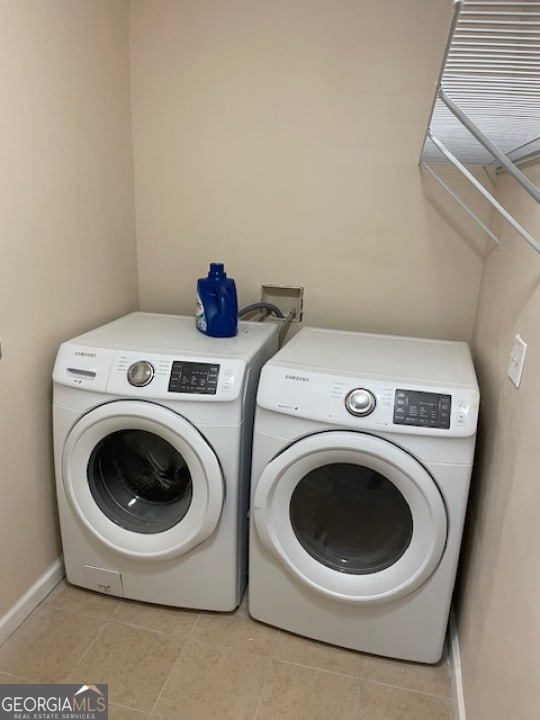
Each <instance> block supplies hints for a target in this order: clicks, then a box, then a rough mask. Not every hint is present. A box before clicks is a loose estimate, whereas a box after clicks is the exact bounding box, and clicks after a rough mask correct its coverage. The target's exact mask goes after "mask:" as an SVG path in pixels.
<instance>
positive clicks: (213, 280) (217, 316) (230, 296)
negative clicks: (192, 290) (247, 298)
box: [196, 263, 238, 337]
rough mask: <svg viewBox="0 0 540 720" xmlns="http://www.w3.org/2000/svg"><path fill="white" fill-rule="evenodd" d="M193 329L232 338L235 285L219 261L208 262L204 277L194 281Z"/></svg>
mask: <svg viewBox="0 0 540 720" xmlns="http://www.w3.org/2000/svg"><path fill="white" fill-rule="evenodd" d="M196 317H197V328H198V329H199V330H200V331H201V332H202V333H204V334H205V335H210V336H211V337H233V335H236V333H237V331H238V298H237V295H236V285H235V282H234V280H233V279H232V278H228V277H227V273H226V272H225V270H224V267H223V263H210V269H209V271H208V277H205V278H199V279H198V280H197V312H196Z"/></svg>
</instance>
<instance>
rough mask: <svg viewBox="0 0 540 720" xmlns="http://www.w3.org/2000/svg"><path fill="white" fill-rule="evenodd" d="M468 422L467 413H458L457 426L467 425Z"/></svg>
mask: <svg viewBox="0 0 540 720" xmlns="http://www.w3.org/2000/svg"><path fill="white" fill-rule="evenodd" d="M466 422H467V416H466V415H465V413H458V414H457V424H458V425H465V423H466Z"/></svg>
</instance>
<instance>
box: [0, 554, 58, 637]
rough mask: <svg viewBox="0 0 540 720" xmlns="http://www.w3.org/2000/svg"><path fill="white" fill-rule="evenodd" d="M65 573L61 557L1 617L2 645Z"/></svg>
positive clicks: (0, 635) (0, 634)
mask: <svg viewBox="0 0 540 720" xmlns="http://www.w3.org/2000/svg"><path fill="white" fill-rule="evenodd" d="M64 575H65V571H64V560H63V558H61V557H59V558H57V559H56V560H55V561H54V562H53V564H52V565H51V566H50V568H49V569H48V570H46V571H45V572H44V573H43V575H42V576H41V577H40V578H38V579H37V580H36V582H35V583H34V584H33V585H32V587H31V588H30V589H29V590H28V591H27V592H25V594H24V595H23V596H22V597H21V598H20V599H19V600H18V601H17V602H16V603H15V605H13V607H12V608H11V609H10V610H8V612H7V613H6V614H5V615H4V616H3V617H0V645H1V644H2V643H3V642H5V641H6V640H7V639H8V637H9V636H10V635H11V634H12V633H14V632H15V630H16V629H17V628H18V627H19V625H20V624H21V623H22V622H23V620H25V619H26V618H27V617H28V615H30V613H31V612H32V610H34V609H35V608H36V607H37V606H38V605H39V603H40V602H41V601H42V600H44V599H45V598H46V597H47V595H48V594H49V593H50V592H51V590H52V589H53V588H54V587H55V586H56V585H58V583H59V582H60V580H61V579H62V578H63V577H64Z"/></svg>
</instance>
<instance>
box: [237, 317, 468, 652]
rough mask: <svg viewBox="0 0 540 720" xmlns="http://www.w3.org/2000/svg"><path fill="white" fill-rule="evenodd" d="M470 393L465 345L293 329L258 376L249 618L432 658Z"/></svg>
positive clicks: (447, 574) (460, 503) (440, 642)
mask: <svg viewBox="0 0 540 720" xmlns="http://www.w3.org/2000/svg"><path fill="white" fill-rule="evenodd" d="M478 404H479V391H478V384H477V380H476V375H475V371H474V367H473V363H472V360H471V355H470V352H469V348H468V346H467V345H466V344H465V343H462V342H446V341H438V340H429V339H417V338H408V337H399V336H388V335H375V334H367V333H351V332H341V331H330V330H323V329H316V328H304V329H302V330H300V332H299V333H298V334H297V335H296V336H295V337H294V338H293V339H292V340H290V342H288V343H287V344H286V345H285V346H284V347H283V348H282V349H281V350H280V351H279V352H278V353H277V354H276V355H274V357H273V358H271V359H270V360H269V361H268V362H267V363H266V365H265V367H264V368H263V370H262V373H261V378H260V382H259V390H258V396H257V408H256V413H255V426H254V445H253V465H252V504H251V508H252V509H251V529H250V555H249V587H248V606H249V612H250V614H251V615H252V617H254V618H255V619H258V620H261V621H263V622H265V623H268V624H270V625H274V626H278V627H280V628H283V629H285V630H289V631H291V632H293V633H297V634H299V635H303V636H305V637H309V638H314V639H317V640H321V641H323V642H327V643H331V644H334V645H338V646H342V647H346V648H352V649H354V650H359V651H364V652H367V653H372V654H376V655H382V656H386V657H394V658H401V659H406V660H413V661H417V662H425V663H436V662H438V661H439V660H440V658H441V656H442V651H443V646H444V639H445V633H446V627H447V622H448V615H449V609H450V603H451V597H452V591H453V586H454V581H455V574H456V567H457V563H458V557H459V550H460V543H461V537H462V529H463V523H464V519H465V512H466V507H467V496H468V491H469V482H470V476H471V469H472V463H473V456H474V446H475V435H476V424H477V416H478Z"/></svg>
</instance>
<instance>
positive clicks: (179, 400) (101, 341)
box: [53, 312, 278, 611]
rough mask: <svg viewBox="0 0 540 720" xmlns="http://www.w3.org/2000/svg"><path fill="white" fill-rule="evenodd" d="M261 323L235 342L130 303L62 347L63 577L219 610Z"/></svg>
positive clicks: (237, 546) (241, 519) (229, 572)
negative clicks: (132, 309) (132, 308)
mask: <svg viewBox="0 0 540 720" xmlns="http://www.w3.org/2000/svg"><path fill="white" fill-rule="evenodd" d="M277 348H278V328H277V326H276V325H275V324H272V323H249V322H241V323H239V329H238V334H237V335H236V336H235V337H233V338H226V339H225V338H220V339H217V338H210V337H207V336H206V335H203V334H201V333H200V332H199V331H198V330H197V329H196V327H195V320H194V318H191V317H181V316H174V315H160V314H151V313H141V312H136V313H132V314H130V315H127V316H125V317H123V318H120V319H118V320H116V321H113V322H111V323H109V324H107V325H104V326H102V327H100V328H98V329H96V330H93V331H91V332H88V333H85V334H83V335H79V336H78V337H75V338H73V339H72V340H69V341H67V342H65V343H63V344H62V345H61V346H60V349H59V351H58V355H57V358H56V363H55V367H54V373H53V381H54V382H53V428H54V455H55V472H56V487H57V498H58V508H59V518H60V528H61V534H62V543H63V551H64V562H65V568H66V575H67V579H68V580H69V582H71V583H72V584H74V585H78V586H81V587H85V588H90V589H92V590H97V591H100V592H104V593H109V594H112V595H117V596H124V597H127V598H131V599H136V600H142V601H146V602H151V603H159V604H165V605H172V606H178V607H186V608H194V609H205V610H221V611H230V610H233V609H234V608H236V607H237V606H238V604H239V602H240V599H241V596H242V593H243V591H244V589H245V583H246V574H247V515H248V509H249V469H250V461H251V438H252V429H253V412H254V404H255V392H256V387H257V381H258V377H259V372H260V368H261V366H262V365H263V363H264V362H265V361H266V360H268V358H269V357H270V356H271V355H272V354H273V353H275V352H276V351H277Z"/></svg>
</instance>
